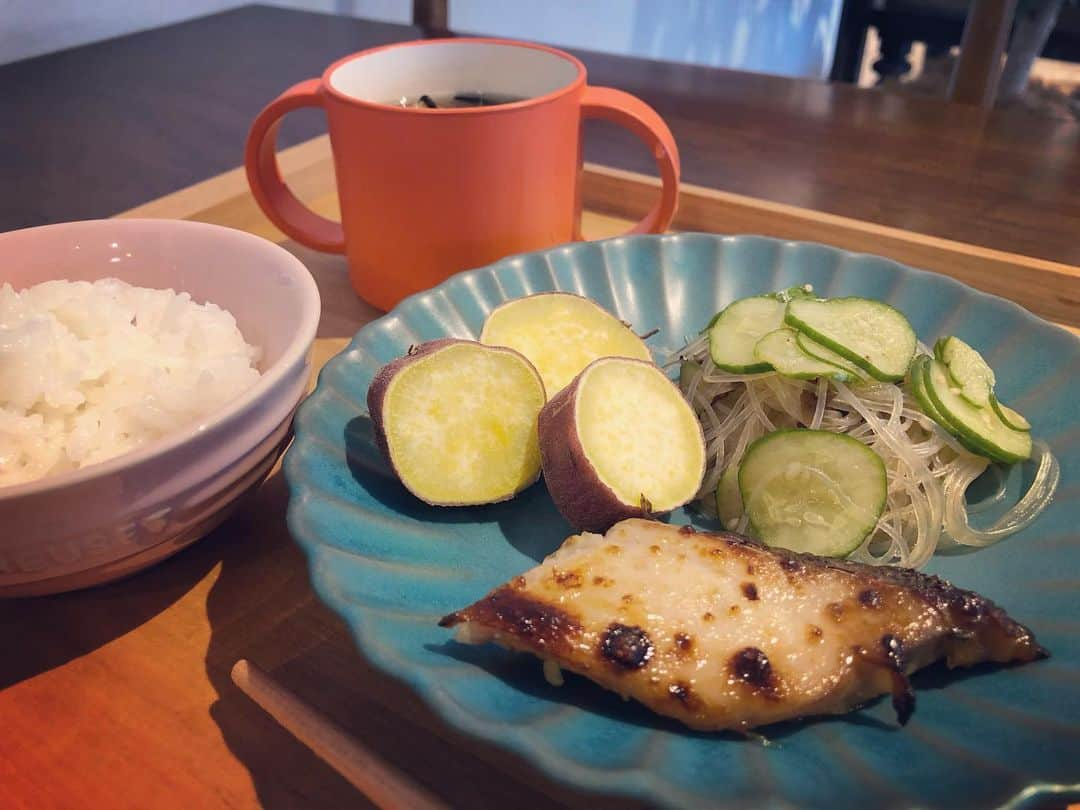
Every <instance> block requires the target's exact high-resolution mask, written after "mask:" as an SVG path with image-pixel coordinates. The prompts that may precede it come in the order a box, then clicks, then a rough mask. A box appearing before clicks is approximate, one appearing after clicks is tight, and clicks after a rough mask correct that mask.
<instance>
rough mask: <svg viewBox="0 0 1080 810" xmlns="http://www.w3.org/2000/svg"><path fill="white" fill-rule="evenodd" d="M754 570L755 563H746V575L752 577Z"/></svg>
mask: <svg viewBox="0 0 1080 810" xmlns="http://www.w3.org/2000/svg"><path fill="white" fill-rule="evenodd" d="M754 572H755V568H754V564H753V563H747V564H746V575H747V576H748V577H752V576H753V575H754Z"/></svg>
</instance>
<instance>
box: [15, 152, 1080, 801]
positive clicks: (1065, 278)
mask: <svg viewBox="0 0 1080 810" xmlns="http://www.w3.org/2000/svg"><path fill="white" fill-rule="evenodd" d="M281 165H282V170H283V174H284V175H285V176H286V177H287V179H288V180H289V182H290V184H291V186H292V187H293V189H294V190H295V191H296V192H297V194H298V195H299V196H300V197H301V198H303V199H305V200H306V201H308V202H309V203H310V204H311V205H312V207H313V208H314V209H315V210H316V211H318V212H320V213H322V214H324V215H326V216H335V215H336V213H337V200H336V195H335V193H334V190H333V168H332V163H331V161H330V156H329V149H328V142H327V139H326V138H325V137H324V138H316V139H315V140H313V141H309V142H307V143H304V144H301V145H300V146H297V147H294V148H292V149H289V150H286V151H285V152H283V153H282V155H281ZM655 193H656V183H655V181H653V180H651V179H650V178H648V177H644V176H642V175H636V174H632V173H628V172H621V171H615V170H611V169H606V168H603V167H600V166H588V167H587V168H586V172H585V182H584V200H585V205H586V207H587V209H588V210H587V213H586V216H585V222H584V230H585V233H586V235H588V236H590V237H601V236H613V235H616V234H618V233H621V232H622V231H624V230H625V229H626V228H627V226H628V218H635V217H636V216H638V215H639V213H640V212H641V211H642V210H644V209H645V208H646V207H647V206H648V204H649V202H650V201H651V200H652V199H653V196H654V195H655ZM121 216H126V217H171V218H184V219H194V220H200V221H204V222H212V223H217V224H221V225H226V226H230V227H233V228H239V229H242V230H245V231H250V232H252V233H255V234H259V235H261V236H264V237H266V238H269V239H272V240H274V241H277V242H281V243H283V244H284V245H285V246H286V247H287V248H288V249H289V250H291V251H293V252H294V253H295V254H296V255H297V256H299V257H300V258H301V260H302V261H304V262H305V263H306V264H307V266H308V267H309V268H310V269H311V271H312V273H313V275H314V276H315V278H316V280H317V282H318V284H319V287H320V290H321V292H322V296H323V306H324V311H323V318H322V323H321V325H320V329H319V340H318V342H317V344H316V349H315V360H316V365H321V363H322V362H324V361H325V360H326V358H328V357H329V356H330V355H332V354H333V353H335V352H337V351H338V350H339V349H340V348H341V346H342V345H343V344H344V343H345V341H346V340H348V338H350V337H351V336H352V335H353V334H354V333H355V332H356V330H357V329H358V328H359V327H360V326H362V325H363V324H364V323H367V322H368V321H370V320H371V319H373V318H375V317H377V316H378V315H379V314H380V313H379V312H378V311H377V310H375V309H374V308H372V307H370V306H368V305H367V304H364V303H363V302H362V301H360V300H359V299H358V298H357V297H356V296H355V295H354V294H353V292H352V289H351V287H350V286H349V284H348V281H347V279H346V275H345V272H344V271H345V264H344V259H343V258H342V257H340V256H330V255H326V254H320V253H316V252H313V251H310V250H307V249H305V248H303V247H300V246H298V245H296V244H295V243H292V242H289V241H288V240H286V239H285V237H284V236H283V235H282V234H281V233H279V232H278V231H277V230H276V229H275V228H274V227H273V226H272V225H271V224H270V223H269V222H268V221H267V220H266V219H265V217H264V216H263V215H262V213H261V212H260V211H259V209H258V207H257V206H256V205H255V203H254V201H253V199H252V198H251V196H250V194H249V193H248V190H247V182H246V179H245V176H244V172H243V170H242V169H236V170H233V171H231V172H227V173H226V174H223V175H220V176H218V177H215V178H212V179H210V180H207V181H205V182H202V183H199V184H197V185H195V186H192V187H190V188H187V189H184V190H182V191H179V192H176V193H175V194H170V195H168V196H167V197H163V198H161V199H159V200H155V201H153V202H150V203H147V204H146V205H142V206H139V207H138V208H135V209H133V210H131V211H127V212H125V213H123V214H121ZM675 225H676V227H678V228H680V229H694V230H708V231H724V232H754V233H761V234H766V235H770V236H778V237H785V238H795V239H811V240H815V241H822V242H828V243H831V244H834V245H837V246H840V247H844V248H849V249H855V250H864V251H869V252H874V253H880V254H884V255H887V256H891V257H893V258H895V259H897V260H899V261H902V262H904V263H907V264H911V265H914V266H916V267H922V268H925V269H930V270H934V271H937V272H941V273H945V274H947V275H950V276H954V277H956V278H958V279H961V280H963V281H965V282H967V283H968V284H971V285H972V286H975V287H979V288H980V289H983V290H986V291H988V292H992V293H996V294H999V295H1004V296H1006V297H1009V298H1012V299H1013V300H1015V301H1018V302H1020V303H1021V304H1023V305H1024V306H1026V307H1028V308H1029V309H1031V310H1032V311H1033V312H1036V313H1037V314H1039V315H1042V316H1043V317H1046V318H1050V319H1052V320H1054V321H1057V322H1059V323H1062V324H1065V325H1067V326H1069V327H1073V328H1075V327H1077V326H1080V302H1078V299H1080V270H1078V269H1077V268H1074V267H1068V266H1065V265H1061V264H1055V263H1053V262H1047V261H1041V260H1037V259H1031V258H1027V257H1024V256H1018V255H1013V254H1008V253H1002V252H1000V251H993V250H987V249H984V248H979V247H974V246H971V245H964V244H960V243H956V242H949V241H947V240H943V239H936V238H931V237H926V236H921V235H918V234H913V233H906V232H903V231H897V230H893V229H890V228H884V227H880V226H877V225H871V224H867V223H864V222H858V221H855V220H850V219H845V218H842V217H837V216H830V215H826V214H820V213H817V212H814V211H808V210H805V209H800V208H795V207H791V206H786V205H778V204H775V203H769V202H764V201H761V200H756V199H752V198H748V197H742V196H739V195H734V194H727V193H724V192H720V191H715V190H711V189H704V188H698V187H693V186H688V187H686V188H685V191H684V193H683V197H682V203H681V208H680V212H679V215H678V218H677V220H676V222H675ZM285 505H286V490H285V485H284V482H283V480H282V476H281V475H280V472H278V471H275V473H273V474H272V475H271V476H270V478H269V479H268V480H267V481H266V483H265V484H264V485H263V486H262V487H261V489H260V490H259V491H258V492H257V493H255V494H254V495H253V497H252V500H251V502H250V503H249V504H247V506H246V507H245V508H242V509H241V510H239V512H238V513H237V515H236V516H235V517H233V518H232V519H230V520H229V521H228V522H227V523H226V524H225V525H224V526H222V527H221V528H220V529H219V530H217V531H216V532H214V533H213V534H212V535H211V536H210V537H208V538H206V539H205V540H203V541H201V542H199V543H196V544H195V545H193V546H192V547H191V548H189V549H187V550H186V551H184V552H183V553H182V554H179V555H177V556H176V557H174V558H172V559H170V560H168V561H166V562H165V563H163V564H162V565H159V566H157V567H155V568H152V569H150V570H148V571H146V572H144V573H141V574H139V575H138V576H136V577H133V578H131V579H129V580H127V581H124V582H120V583H116V584H114V585H111V586H107V587H104V588H99V589H96V590H91V591H85V592H81V593H74V594H67V595H63V596H59V597H49V598H42V599H33V600H14V601H8V602H6V603H0V637H2V638H4V639H5V640H6V641H7V643H8V651H9V653H10V654H9V655H5V656H2V657H0V717H2V718H3V723H4V729H3V734H0V807H31V806H33V807H43V806H56V807H105V806H109V807H113V806H130V807H140V808H144V807H161V806H170V807H171V806H177V807H200V808H203V807H205V808H209V807H219V806H229V807H245V806H251V805H253V804H256V803H262V804H263V805H266V806H271V807H274V806H320V807H343V806H363V802H362V800H361V799H360V798H359V797H358V796H357V794H356V793H355V791H354V790H353V789H352V788H351V787H350V786H349V785H348V783H346V782H345V781H344V780H343V779H342V778H341V777H339V776H337V775H336V774H335V773H334V772H332V771H331V770H330V769H329V768H328V767H327V766H326V765H324V764H323V763H322V762H321V761H319V760H318V759H317V758H315V757H314V756H313V755H312V754H311V753H310V752H308V751H307V749H305V748H303V747H302V746H301V745H300V744H299V743H297V742H295V741H294V740H293V738H292V737H291V736H290V735H289V734H288V733H287V732H285V731H284V730H282V729H281V728H279V727H278V726H277V725H276V724H275V723H274V721H273V720H271V719H270V718H269V717H268V716H267V715H265V714H264V713H263V712H262V711H261V710H260V709H259V708H258V707H256V706H255V705H254V704H253V703H251V701H249V700H248V698H246V697H245V696H244V695H242V694H241V693H240V692H239V691H238V690H237V689H236V687H235V686H234V685H233V684H232V682H231V681H230V679H229V670H230V669H231V667H232V665H233V663H235V661H236V660H237V659H238V658H250V659H251V660H252V661H253V662H254V663H256V664H258V665H259V666H261V667H262V668H263V669H265V670H267V671H269V672H271V673H272V674H273V676H274V677H275V679H276V680H278V681H279V682H280V683H281V684H283V685H284V686H285V687H287V688H289V689H290V690H292V691H293V692H294V693H296V694H297V695H298V696H299V697H300V698H302V699H303V700H305V701H307V702H309V703H310V704H312V705H313V706H315V707H316V708H318V709H320V710H322V711H323V712H324V713H326V714H328V715H329V716H331V717H332V718H334V719H335V720H336V721H337V722H338V723H339V724H340V725H341V726H342V727H343V728H344V729H345V730H346V731H347V732H349V733H350V734H352V735H353V736H354V737H355V738H357V739H358V740H361V741H363V742H365V743H366V744H367V745H369V746H371V747H372V748H375V749H376V750H378V752H379V753H380V754H382V755H383V756H384V757H385V758H386V759H387V760H389V761H390V762H391V763H392V764H393V765H395V766H396V767H398V768H399V769H400V770H402V771H404V772H406V773H408V774H409V775H411V776H412V777H413V778H414V779H416V780H417V781H418V782H419V783H421V784H422V785H423V786H425V787H426V788H428V789H429V790H430V791H432V792H433V793H435V794H437V795H439V796H441V797H442V798H443V799H444V800H445V801H447V802H448V803H449V804H450V805H452V806H483V807H492V806H508V805H511V804H513V805H517V806H526V807H531V806H537V805H549V804H551V803H552V802H556V803H559V804H564V805H570V806H576V807H588V808H590V810H604V808H615V807H620V808H621V807H627V806H628V805H627V802H626V801H625V800H610V801H609V800H606V799H604V798H603V797H597V796H593V795H588V796H586V795H583V794H580V793H577V792H575V791H572V790H569V789H567V788H564V787H562V786H559V785H556V784H554V783H552V782H550V781H548V780H547V779H545V778H544V777H542V776H540V775H539V774H538V773H537V772H536V771H535V770H534V769H533V768H531V767H530V766H529V765H528V763H526V762H523V761H521V760H520V759H518V758H517V757H515V756H511V755H509V754H507V753H505V752H502V751H500V750H496V749H493V748H491V747H489V746H487V745H485V744H483V743H479V742H476V741H474V740H472V739H471V738H466V737H464V736H463V735H461V734H460V733H458V732H456V731H454V730H453V729H450V728H448V727H447V726H446V725H445V724H444V723H442V722H441V721H440V720H439V719H438V718H437V717H436V716H435V715H434V714H432V712H430V711H429V710H428V709H427V708H426V707H424V706H423V705H421V704H420V703H419V701H417V700H416V698H415V696H414V695H412V693H411V692H409V690H407V689H406V688H405V687H403V686H401V685H400V684H398V683H397V682H396V681H394V680H392V679H390V678H388V677H386V676H384V675H382V674H380V673H378V672H376V671H375V670H373V669H372V668H371V667H370V665H368V664H367V663H366V662H365V661H364V659H363V658H362V657H361V656H360V655H359V654H358V653H357V651H356V648H355V646H354V645H353V643H352V639H351V638H350V636H349V634H348V632H347V630H346V629H345V628H344V627H343V626H342V625H341V623H340V622H339V621H338V620H337V618H336V617H334V616H333V615H332V614H330V612H329V611H328V610H326V609H325V608H324V607H323V606H322V605H321V604H320V603H319V602H318V600H317V599H316V598H315V596H314V595H313V593H312V591H311V589H310V586H309V584H308V578H307V570H306V567H305V564H304V560H303V558H302V555H301V553H300V551H299V550H298V549H297V547H296V546H295V545H294V544H293V543H292V541H291V540H290V538H289V536H288V532H287V530H286V528H285Z"/></svg>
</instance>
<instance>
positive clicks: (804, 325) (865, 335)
mask: <svg viewBox="0 0 1080 810" xmlns="http://www.w3.org/2000/svg"><path fill="white" fill-rule="evenodd" d="M784 322H785V323H786V324H787V325H788V326H791V327H793V328H795V329H798V330H799V331H800V332H805V333H806V334H807V335H809V336H810V337H812V338H813V339H814V340H816V341H817V342H818V343H821V344H822V345H824V346H826V347H828V348H830V349H832V350H833V351H834V352H836V353H837V354H839V355H841V356H842V357H845V358H847V359H848V360H850V361H851V362H852V363H854V364H855V365H857V366H858V367H859V368H862V369H865V370H866V371H867V372H869V374H870V376H871V377H873V378H875V379H877V380H882V381H884V382H897V381H899V380H902V379H903V378H904V375H905V374H907V370H908V366H910V365H911V358H912V357H914V356H915V346H916V342H917V341H916V338H915V330H914V329H912V328H911V324H910V323H908V320H907V318H905V317H904V315H903V313H902V312H900V311H899V310H897V309H894V308H893V307H891V306H889V305H888V304H885V303H882V302H881V301H871V300H869V299H867V298H833V299H830V300H828V301H815V300H812V299H806V298H799V299H795V300H794V301H791V302H790V303H789V304H788V305H787V311H786V312H785V314H784Z"/></svg>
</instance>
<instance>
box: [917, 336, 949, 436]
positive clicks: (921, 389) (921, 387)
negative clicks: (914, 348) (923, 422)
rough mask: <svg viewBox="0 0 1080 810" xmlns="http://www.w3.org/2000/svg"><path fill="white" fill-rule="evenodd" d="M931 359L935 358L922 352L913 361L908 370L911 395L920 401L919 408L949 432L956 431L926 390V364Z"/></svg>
mask: <svg viewBox="0 0 1080 810" xmlns="http://www.w3.org/2000/svg"><path fill="white" fill-rule="evenodd" d="M931 360H933V358H932V357H930V356H929V355H926V354H920V355H919V356H918V357H916V358H915V359H914V360H912V361H911V368H910V369H909V370H908V388H909V389H910V391H911V395H912V396H913V397H915V401H916V402H918V403H919V408H920V409H921V410H922V412H923V413H925V414H926V415H927V416H929V417H930V418H931V419H933V420H934V421H935V422H937V423H938V424H939V425H941V426H942V427H943V428H945V429H946V430H947V431H949V433H955V431H954V430H953V428H952V426H950V425H949V420H948V419H946V418H945V417H944V416H943V415H942V413H941V411H939V410H938V409H937V406H936V405H935V404H934V401H933V400H932V399H930V395H929V394H928V393H927V392H926V365H927V364H928V363H929V362H930V361H931Z"/></svg>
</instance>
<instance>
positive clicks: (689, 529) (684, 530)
mask: <svg viewBox="0 0 1080 810" xmlns="http://www.w3.org/2000/svg"><path fill="white" fill-rule="evenodd" d="M679 534H697V529H695V528H694V527H693V526H690V525H689V524H686V525H683V526H680V527H679Z"/></svg>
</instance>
